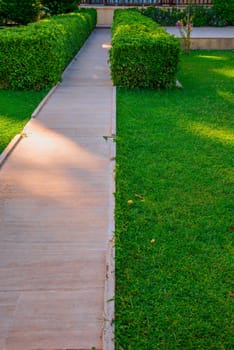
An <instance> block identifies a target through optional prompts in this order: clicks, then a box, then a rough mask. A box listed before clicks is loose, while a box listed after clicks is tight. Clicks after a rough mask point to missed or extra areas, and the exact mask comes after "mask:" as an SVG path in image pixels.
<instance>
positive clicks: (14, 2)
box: [0, 0, 41, 24]
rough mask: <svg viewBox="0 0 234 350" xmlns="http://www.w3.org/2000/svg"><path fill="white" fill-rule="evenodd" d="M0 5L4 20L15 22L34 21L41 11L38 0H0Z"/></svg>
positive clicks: (26, 22)
mask: <svg viewBox="0 0 234 350" xmlns="http://www.w3.org/2000/svg"><path fill="white" fill-rule="evenodd" d="M0 6H1V14H2V17H3V18H4V20H5V21H6V22H7V21H13V22H16V23H17V24H28V23H30V22H34V21H36V20H37V19H38V17H39V14H40V11H41V2H40V0H2V1H1V4H0Z"/></svg>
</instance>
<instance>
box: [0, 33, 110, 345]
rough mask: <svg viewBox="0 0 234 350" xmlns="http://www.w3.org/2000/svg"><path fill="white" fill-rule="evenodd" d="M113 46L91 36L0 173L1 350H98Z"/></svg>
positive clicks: (107, 234)
mask: <svg viewBox="0 0 234 350" xmlns="http://www.w3.org/2000/svg"><path fill="white" fill-rule="evenodd" d="M109 43H110V32H109V30H108V29H97V30H95V31H94V33H93V34H92V35H91V37H90V38H89V39H88V41H87V43H86V45H85V46H84V48H83V49H82V50H81V53H80V54H79V55H78V56H77V59H76V60H75V62H74V63H73V64H72V65H71V66H70V67H69V69H67V71H66V72H65V74H64V79H63V82H62V83H61V84H60V86H59V87H58V88H57V89H56V91H55V92H54V94H53V95H52V97H51V98H50V99H49V100H48V101H47V103H46V105H45V106H44V107H43V109H42V110H41V112H40V113H39V115H38V116H37V117H36V119H32V120H31V121H30V122H29V123H28V125H27V126H26V128H25V133H26V134H27V137H25V138H23V140H21V141H20V143H19V144H18V145H17V147H16V148H15V150H14V151H13V153H12V154H11V155H10V157H9V158H8V160H7V161H6V163H5V164H4V165H3V167H2V169H1V170H0V199H1V200H0V350H39V349H40V350H55V349H56V350H62V349H63V350H64V349H74V350H78V349H82V350H84V349H85V350H86V349H87V350H88V349H91V348H92V347H95V348H96V349H97V350H98V349H103V325H104V291H105V283H106V281H105V277H106V254H107V251H108V241H109V240H110V238H111V231H112V229H113V227H112V225H113V219H112V218H113V210H112V209H113V196H112V192H113V188H112V182H113V181H112V170H113V160H111V157H112V151H111V148H112V144H113V141H112V140H111V139H107V140H105V139H104V138H103V136H110V135H111V134H112V133H113V132H114V125H113V105H112V104H113V102H114V101H113V96H114V94H113V87H112V83H111V81H110V77H109V68H108V63H107V60H108V48H109Z"/></svg>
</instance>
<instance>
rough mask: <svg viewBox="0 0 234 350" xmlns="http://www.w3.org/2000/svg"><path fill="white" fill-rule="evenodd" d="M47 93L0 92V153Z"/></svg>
mask: <svg viewBox="0 0 234 350" xmlns="http://www.w3.org/2000/svg"><path fill="white" fill-rule="evenodd" d="M46 93H47V91H45V90H43V91H40V92H38V91H9V90H0V153H1V152H2V151H3V150H4V148H5V147H6V146H7V145H8V143H9V142H10V141H11V139H12V138H13V137H14V136H15V135H16V134H18V133H20V132H21V131H22V129H23V127H24V125H25V124H26V122H27V121H28V120H29V119H30V117H31V114H32V112H33V111H34V109H35V108H36V107H37V105H38V104H39V103H40V101H41V100H42V99H43V97H44V96H45V95H46Z"/></svg>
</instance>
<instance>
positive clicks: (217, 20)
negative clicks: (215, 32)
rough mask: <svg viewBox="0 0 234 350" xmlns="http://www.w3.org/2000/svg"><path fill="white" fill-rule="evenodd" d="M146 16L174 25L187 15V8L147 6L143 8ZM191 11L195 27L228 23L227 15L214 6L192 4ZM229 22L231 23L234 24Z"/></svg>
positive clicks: (220, 25) (161, 22) (219, 25)
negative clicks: (223, 14)
mask: <svg viewBox="0 0 234 350" xmlns="http://www.w3.org/2000/svg"><path fill="white" fill-rule="evenodd" d="M142 13H143V14H144V15H145V16H148V17H150V18H152V19H153V20H154V21H156V22H157V23H159V24H160V25H162V26H174V25H175V23H176V22H177V21H179V20H181V19H183V18H185V17H186V8H176V7H173V8H169V9H168V8H159V7H147V8H145V9H142ZM190 13H191V16H192V20H193V25H194V27H201V26H214V27H222V26H225V25H227V24H228V21H227V20H226V19H225V17H222V16H221V14H219V13H218V12H217V11H216V10H215V9H214V8H213V7H203V6H191V7H190ZM233 23H234V22H232V23H229V24H233Z"/></svg>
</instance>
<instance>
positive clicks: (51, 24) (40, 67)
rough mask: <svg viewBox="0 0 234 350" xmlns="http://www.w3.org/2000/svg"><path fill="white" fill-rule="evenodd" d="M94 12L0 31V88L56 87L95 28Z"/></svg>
mask: <svg viewBox="0 0 234 350" xmlns="http://www.w3.org/2000/svg"><path fill="white" fill-rule="evenodd" d="M96 16H97V13H96V10H95V9H85V10H81V11H79V12H76V13H70V14H66V15H59V16H54V17H51V19H49V20H48V19H47V20H42V21H40V22H37V23H33V24H30V25H28V26H27V27H20V28H7V29H2V30H1V31H0V47H1V50H0V62H1V64H0V87H1V88H9V89H33V90H40V89H44V88H48V87H51V86H53V85H54V84H56V83H57V82H58V81H59V80H60V79H61V75H62V72H63V70H64V68H65V67H66V65H67V64H68V63H69V62H70V60H71V59H72V58H73V57H74V55H75V54H76V53H77V51H78V50H79V49H80V48H81V47H82V45H83V43H84V41H85V40H86V38H87V37H88V35H89V34H90V33H91V31H92V30H93V28H94V27H95V25H96Z"/></svg>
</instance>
